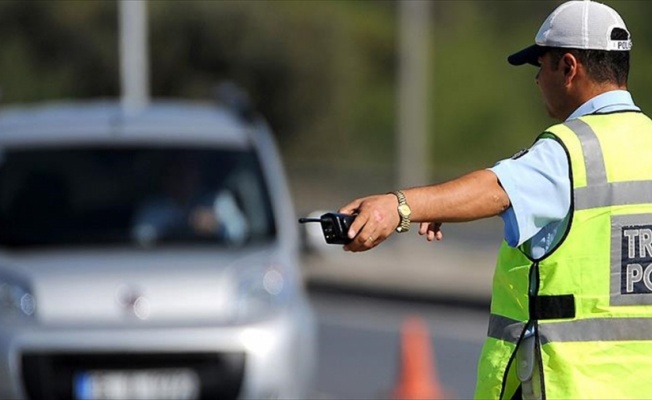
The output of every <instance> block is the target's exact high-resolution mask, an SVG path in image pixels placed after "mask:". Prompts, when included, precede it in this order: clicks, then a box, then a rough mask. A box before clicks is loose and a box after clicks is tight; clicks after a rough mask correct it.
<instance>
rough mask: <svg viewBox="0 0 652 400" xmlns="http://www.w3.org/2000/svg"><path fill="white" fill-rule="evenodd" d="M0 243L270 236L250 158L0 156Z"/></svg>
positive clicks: (163, 150) (77, 153) (112, 151)
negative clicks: (0, 158) (0, 159)
mask: <svg viewBox="0 0 652 400" xmlns="http://www.w3.org/2000/svg"><path fill="white" fill-rule="evenodd" d="M0 226H1V228H0V245H2V246H6V247H25V246H28V247H31V246H77V245H79V246H87V245H134V246H142V247H156V246H166V245H178V244H184V245H187V244H191V245H193V244H204V245H205V244H219V245H227V246H240V245H244V244H246V243H251V242H254V241H260V240H270V239H273V238H274V236H275V222H274V218H273V214H272V207H271V205H270V199H269V195H268V188H267V187H266V185H265V181H264V179H263V175H262V173H261V167H260V164H259V162H258V160H257V158H256V154H255V153H254V152H253V151H249V150H231V149H206V148H202V149H196V148H178V147H174V148H168V147H158V148H147V147H110V148H109V147H101V146H100V147H71V148H52V147H48V148H36V149H22V148H21V149H5V150H4V151H3V157H2V161H1V164H0Z"/></svg>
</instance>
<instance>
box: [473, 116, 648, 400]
mask: <svg viewBox="0 0 652 400" xmlns="http://www.w3.org/2000/svg"><path fill="white" fill-rule="evenodd" d="M541 137H548V138H552V139H555V140H557V141H558V142H559V143H561V144H562V146H563V147H564V149H565V150H566V153H567V155H568V158H569V165H570V181H571V187H572V199H571V209H570V214H569V218H568V223H567V225H566V228H565V229H563V232H561V233H562V234H563V237H562V238H561V239H560V241H559V242H558V243H557V244H556V245H555V247H554V248H553V249H551V251H549V252H548V254H547V255H545V256H544V257H543V258H541V259H531V258H530V256H529V255H528V254H529V253H528V252H527V251H525V250H526V249H525V248H524V247H521V248H519V249H515V248H510V247H509V246H507V245H506V243H503V244H502V247H501V250H500V253H499V257H498V262H497V266H496V271H495V275H494V282H493V294H492V303H491V317H490V321H489V329H488V337H487V340H486V342H485V345H484V347H483V350H482V354H481V359H480V363H479V367H478V382H477V387H476V398H490V399H510V398H512V396H514V393H517V391H519V390H520V389H519V386H520V385H521V380H520V379H519V378H518V376H517V373H518V372H519V371H520V370H521V369H523V368H524V369H526V370H527V368H529V367H531V365H517V364H518V361H519V359H520V358H519V357H517V354H520V353H519V352H520V351H521V350H522V348H523V343H525V342H526V339H530V342H531V343H533V344H534V346H533V352H534V356H535V357H534V358H535V359H536V362H535V366H534V368H535V371H534V372H535V375H538V377H539V378H540V379H538V380H537V384H538V385H539V387H540V394H541V398H543V399H561V398H564V399H625V398H645V399H650V398H652V383H650V382H652V121H651V120H650V119H649V118H648V117H647V116H645V115H644V114H642V113H639V112H631V111H630V112H619V113H612V114H593V115H587V116H583V117H581V118H578V119H575V120H571V121H567V122H565V123H563V124H559V125H555V126H552V127H551V128H549V129H548V130H547V131H546V132H545V133H544V134H542V135H541V136H540V138H541ZM541 201H545V199H542V200H541ZM525 364H526V363H525Z"/></svg>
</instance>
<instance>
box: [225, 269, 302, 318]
mask: <svg viewBox="0 0 652 400" xmlns="http://www.w3.org/2000/svg"><path fill="white" fill-rule="evenodd" d="M233 284H234V286H233V289H234V293H233V302H232V303H231V304H232V309H231V313H232V314H231V315H232V317H233V319H234V320H236V321H243V320H252V319H258V318H260V317H262V316H263V315H270V314H271V313H274V312H275V311H278V310H279V309H281V308H283V307H284V306H285V305H287V304H288V303H289V302H290V301H291V298H292V292H293V289H292V287H291V282H289V281H288V279H287V277H286V276H285V275H284V274H283V273H282V272H281V269H280V268H274V267H268V268H263V267H258V268H247V269H245V270H239V271H237V273H236V276H234V279H233Z"/></svg>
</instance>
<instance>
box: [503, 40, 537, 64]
mask: <svg viewBox="0 0 652 400" xmlns="http://www.w3.org/2000/svg"><path fill="white" fill-rule="evenodd" d="M542 53H543V47H541V46H539V45H536V44H533V45H532V46H530V47H526V48H525V49H523V50H521V51H519V52H516V53H514V54H512V55H511V56H509V57H507V62H509V63H510V64H512V65H523V64H530V65H534V66H535V67H538V66H539V57H540V56H541V54H542Z"/></svg>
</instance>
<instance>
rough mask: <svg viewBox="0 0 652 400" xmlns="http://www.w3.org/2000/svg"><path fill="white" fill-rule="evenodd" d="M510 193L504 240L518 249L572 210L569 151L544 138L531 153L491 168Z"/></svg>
mask: <svg viewBox="0 0 652 400" xmlns="http://www.w3.org/2000/svg"><path fill="white" fill-rule="evenodd" d="M490 170H491V171H493V172H494V173H495V174H496V176H497V177H498V180H499V181H500V184H501V185H502V187H503V189H504V190H505V192H506V193H507V196H508V197H509V201H510V207H509V208H508V209H507V210H506V211H505V212H503V213H502V214H501V218H502V219H503V222H504V225H505V240H506V241H507V244H509V245H510V246H512V247H517V246H520V245H521V244H523V243H524V242H526V241H527V240H529V239H530V238H532V237H533V236H534V235H536V234H537V233H539V232H540V231H541V229H543V228H544V227H546V226H547V225H549V224H551V223H555V222H559V221H561V220H562V219H564V217H566V215H567V214H568V210H569V208H570V193H571V187H570V186H571V183H570V179H569V173H568V170H569V165H568V158H567V156H566V152H565V151H564V149H563V147H562V145H561V144H560V143H558V142H557V141H556V140H554V139H541V140H538V141H537V142H535V143H534V144H533V145H532V147H530V148H529V149H528V150H526V151H524V152H522V153H519V154H518V155H516V156H514V157H512V158H509V159H505V160H502V161H499V162H498V163H497V164H496V165H494V166H493V167H492V168H490Z"/></svg>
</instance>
